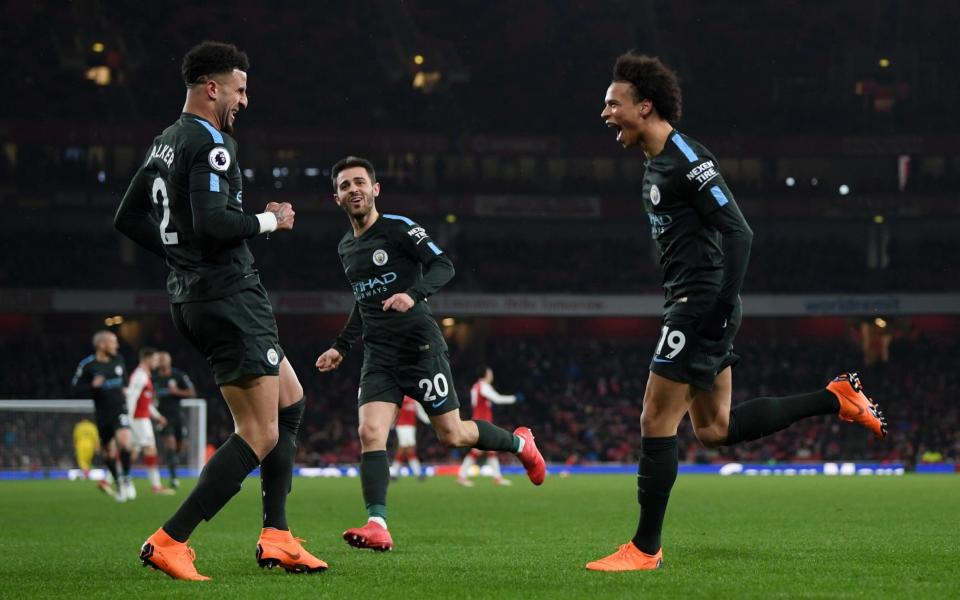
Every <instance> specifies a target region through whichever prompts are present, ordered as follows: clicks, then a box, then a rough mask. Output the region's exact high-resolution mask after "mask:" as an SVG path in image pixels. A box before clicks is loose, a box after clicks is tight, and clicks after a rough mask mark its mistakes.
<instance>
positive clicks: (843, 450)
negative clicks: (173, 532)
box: [0, 334, 960, 468]
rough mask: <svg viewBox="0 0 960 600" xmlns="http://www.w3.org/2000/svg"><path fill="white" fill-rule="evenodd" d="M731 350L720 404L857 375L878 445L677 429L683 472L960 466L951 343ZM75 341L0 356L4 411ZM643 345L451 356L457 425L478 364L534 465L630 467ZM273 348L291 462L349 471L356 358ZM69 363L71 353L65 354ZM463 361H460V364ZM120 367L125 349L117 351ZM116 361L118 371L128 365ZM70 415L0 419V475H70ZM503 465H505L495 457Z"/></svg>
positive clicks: (287, 344) (35, 391) (599, 341)
mask: <svg viewBox="0 0 960 600" xmlns="http://www.w3.org/2000/svg"><path fill="white" fill-rule="evenodd" d="M741 338H742V339H739V340H738V345H737V348H736V351H737V352H738V353H739V354H740V355H741V356H742V361H741V362H740V364H739V365H738V366H737V367H736V368H735V369H734V397H733V402H734V403H735V404H736V403H738V402H743V401H745V400H748V399H751V398H755V397H759V396H784V395H790V394H794V393H800V392H805V391H811V390H814V389H817V388H819V387H822V386H824V385H825V384H826V383H827V382H828V381H829V379H830V378H831V377H833V376H834V375H836V374H838V373H839V372H841V371H844V370H847V369H858V370H859V371H860V372H861V376H862V379H863V382H864V387H865V389H866V391H867V393H868V394H869V395H870V396H871V397H872V398H873V399H874V400H875V401H876V402H878V403H879V404H880V406H881V408H882V409H883V410H884V412H885V413H886V415H887V421H888V423H889V426H890V434H889V436H888V438H887V440H885V441H883V442H879V441H875V440H872V439H871V438H870V436H869V434H868V433H867V432H866V431H865V430H863V429H861V428H860V427H858V426H854V425H850V424H847V423H844V422H841V421H840V420H839V419H837V418H836V417H833V416H824V417H815V418H811V419H808V420H805V421H803V422H801V423H797V424H795V425H793V426H792V427H790V428H788V429H787V430H784V431H782V432H780V433H777V434H775V435H773V436H770V437H768V438H764V439H761V440H758V441H755V442H751V443H746V444H741V445H738V446H735V447H730V448H721V449H719V450H707V449H705V448H704V447H703V446H701V445H700V444H699V443H698V442H697V440H696V438H695V436H694V435H693V432H692V429H691V428H690V426H689V423H688V422H686V421H685V423H684V425H683V426H682V427H681V430H680V436H681V458H682V459H683V460H685V461H688V462H716V461H729V460H736V461H754V462H780V461H822V460H870V461H888V462H903V463H906V464H908V465H912V464H915V463H916V462H918V461H921V460H924V457H925V456H927V457H929V456H940V457H942V458H943V459H945V460H948V461H957V460H960V437H958V435H957V423H958V422H960V408H958V405H957V403H956V398H957V397H960V368H958V364H957V357H958V356H960V342H958V341H957V340H956V339H953V338H949V337H941V336H933V337H931V336H927V335H923V334H913V335H909V334H906V335H903V336H900V337H898V338H897V339H895V340H894V341H893V342H892V343H891V346H890V356H889V362H886V363H883V362H877V363H875V364H873V365H871V366H864V365H863V357H862V354H861V352H860V347H859V346H858V345H857V343H856V342H855V341H853V340H852V339H851V341H846V342H845V341H839V340H836V339H834V340H822V339H813V338H810V339H799V338H786V337H779V338H776V339H770V338H765V337H764V336H760V335H756V334H754V335H749V336H746V335H744V336H741ZM84 341H85V340H84V338H82V337H78V336H67V337H64V336H62V335H61V336H57V338H56V340H54V339H53V337H52V336H49V335H40V334H38V335H30V336H26V337H21V338H19V339H16V340H4V341H3V344H0V348H2V349H3V350H2V351H3V356H2V357H0V358H2V359H3V360H4V362H5V364H8V365H9V364H15V363H16V364H18V368H17V369H5V370H3V372H2V377H3V385H2V390H3V392H2V393H3V397H4V398H68V397H71V392H70V389H69V386H68V383H69V379H70V377H71V375H72V372H73V369H74V368H75V366H76V362H77V361H79V359H80V358H82V357H83V356H84V355H85V349H84ZM655 342H656V340H654V339H636V340H632V339H630V340H627V339H615V338H614V339H611V338H589V337H587V338H583V337H572V336H556V337H531V336H526V337H508V338H502V339H500V340H497V341H489V342H488V343H487V344H486V347H485V349H484V352H483V355H484V356H485V360H483V361H481V360H478V359H477V358H476V355H477V353H476V349H475V348H469V349H468V348H458V347H457V346H456V344H451V350H452V356H453V367H454V377H455V379H456V382H455V383H456V389H457V391H458V394H459V397H460V402H461V407H462V408H461V412H462V414H463V416H464V417H465V418H469V416H470V407H469V392H468V390H469V387H470V385H472V383H473V382H474V380H475V374H476V372H477V369H478V368H479V367H480V366H481V365H482V364H489V365H491V366H492V367H493V368H494V371H495V374H496V380H495V382H494V386H495V387H497V388H498V389H499V390H500V391H501V392H503V393H513V392H522V393H523V395H524V396H525V398H526V399H525V401H524V402H522V403H520V404H517V405H515V406H505V407H499V408H498V409H496V411H495V417H494V419H495V422H496V423H497V424H499V425H501V426H503V427H507V428H511V429H512V428H513V427H515V426H517V425H521V424H523V425H528V426H530V427H532V428H533V430H534V431H535V432H536V434H537V440H538V445H539V446H540V448H541V450H542V451H543V453H544V455H545V456H546V458H547V459H548V460H549V461H551V462H555V463H568V464H578V463H593V462H628V463H629V462H633V461H635V460H636V456H637V451H638V449H639V447H640V428H639V423H640V414H641V410H642V406H641V403H642V397H643V390H644V386H645V385H646V379H647V367H648V364H649V359H650V353H651V349H652V348H653V345H654V344H655ZM283 343H284V349H285V351H286V353H287V356H288V357H289V358H290V359H291V362H292V363H293V365H294V367H295V368H296V370H297V373H298V375H299V377H300V379H301V382H302V383H303V384H304V389H305V393H306V396H307V401H308V403H307V412H306V417H305V421H304V425H303V427H302V428H301V445H300V455H299V457H298V463H299V464H302V465H310V466H326V465H332V464H344V463H347V464H349V463H355V462H357V461H358V460H359V455H360V447H359V441H358V437H357V431H356V429H357V410H356V388H357V383H358V379H359V367H360V357H359V352H357V353H354V354H351V355H350V356H348V359H347V360H346V361H344V365H343V366H342V367H341V369H340V370H338V371H336V372H334V373H331V374H319V373H317V372H316V370H315V369H314V368H313V366H312V365H313V361H314V360H315V358H316V356H317V355H318V354H319V352H321V351H322V350H323V349H325V348H326V347H327V345H328V344H329V340H328V339H326V338H322V339H311V337H310V336H309V335H301V336H290V335H287V336H285V339H284V342H283ZM168 347H170V348H171V350H172V351H173V353H174V364H175V365H176V366H178V367H180V368H183V369H185V370H186V371H187V372H188V373H189V374H190V375H191V376H192V377H193V379H194V381H195V382H196V384H197V387H198V393H199V394H200V395H201V396H203V397H205V398H206V399H207V400H208V409H209V432H208V435H209V441H210V443H212V444H214V445H217V444H219V443H221V442H222V441H223V440H225V439H226V438H227V436H229V435H230V433H231V432H232V431H233V426H232V421H231V419H230V416H229V412H228V411H227V409H226V405H225V403H224V402H223V401H222V400H221V399H220V397H219V394H218V392H217V390H216V388H215V387H214V386H213V383H212V381H211V377H210V374H209V370H208V369H207V367H206V365H205V364H203V361H202V358H201V357H200V356H199V355H197V353H196V352H194V351H193V350H187V349H186V348H185V347H184V346H183V345H182V343H179V342H175V341H174V340H171V344H170V345H169V346H168ZM68 350H69V351H70V352H68ZM468 350H469V351H468ZM123 351H124V353H125V354H129V358H131V359H132V349H131V348H126V347H124V348H123ZM128 362H131V361H130V360H128ZM0 401H2V400H0ZM78 418H79V417H77V416H76V415H56V416H54V415H51V414H49V413H46V414H43V415H39V414H37V413H32V414H27V413H23V412H16V411H0V468H29V467H31V466H51V465H61V466H64V465H69V464H70V463H71V461H72V459H71V456H72V454H71V453H72V450H71V437H70V431H71V428H72V426H73V424H74V423H75V422H76V420H77V419H78ZM418 438H419V440H420V444H419V451H420V455H421V458H422V459H424V460H426V461H429V462H447V461H451V460H456V459H458V458H459V453H458V452H457V451H451V450H449V449H447V448H444V447H443V446H442V445H440V443H439V442H438V441H437V439H436V436H435V435H434V434H433V432H432V431H430V430H429V428H428V427H425V426H423V425H421V426H419V427H418ZM504 459H505V460H507V461H509V460H510V458H509V457H504Z"/></svg>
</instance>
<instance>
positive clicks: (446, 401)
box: [357, 352, 460, 415]
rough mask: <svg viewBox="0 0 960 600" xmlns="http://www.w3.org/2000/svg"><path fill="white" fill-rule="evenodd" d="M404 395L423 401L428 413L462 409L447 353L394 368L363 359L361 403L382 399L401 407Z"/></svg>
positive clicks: (358, 396) (359, 395)
mask: <svg viewBox="0 0 960 600" xmlns="http://www.w3.org/2000/svg"><path fill="white" fill-rule="evenodd" d="M404 396H410V397H411V398H413V399H414V400H416V401H417V402H419V403H420V404H422V405H423V408H424V410H426V411H427V414H428V415H442V414H445V413H448V412H450V411H452V410H457V409H459V408H460V401H459V400H458V399H457V391H456V390H455V389H454V388H453V374H452V373H451V372H450V356H449V355H448V354H447V353H446V352H444V353H443V354H436V355H433V356H427V357H424V358H422V359H420V361H419V362H418V363H416V364H413V365H396V366H391V367H384V366H379V365H376V364H371V362H370V361H369V360H364V361H363V369H362V370H361V371H360V390H359V391H358V392H357V402H358V404H360V405H363V404H366V403H367V402H374V401H379V402H393V403H394V404H396V405H397V406H399V405H400V404H401V403H403V397H404Z"/></svg>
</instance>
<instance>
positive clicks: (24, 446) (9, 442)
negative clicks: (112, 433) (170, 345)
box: [0, 398, 207, 473]
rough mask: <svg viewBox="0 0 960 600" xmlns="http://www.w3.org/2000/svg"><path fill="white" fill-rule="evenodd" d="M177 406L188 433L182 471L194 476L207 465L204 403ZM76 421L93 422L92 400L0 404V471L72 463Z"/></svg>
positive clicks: (193, 400)
mask: <svg viewBox="0 0 960 600" xmlns="http://www.w3.org/2000/svg"><path fill="white" fill-rule="evenodd" d="M180 406H181V407H182V408H183V410H184V413H185V414H184V417H185V419H184V421H185V425H186V429H187V436H186V437H185V438H184V442H185V445H186V446H187V448H188V455H187V457H188V458H187V465H186V467H187V468H188V469H189V470H190V471H193V472H194V473H199V471H200V469H202V468H203V465H204V463H205V462H206V451H207V401H206V400H204V399H203V398H185V399H183V400H181V401H180ZM79 416H83V417H87V418H89V419H90V420H95V419H94V410H93V400H79V399H67V400H39V399H12V400H0V458H2V462H0V470H56V469H62V468H67V467H68V466H69V465H73V464H75V458H74V450H73V425H74V424H76V422H77V420H78V417H79ZM161 444H162V442H161V441H160V439H159V438H158V439H157V445H158V446H160V445H161ZM158 449H159V448H158Z"/></svg>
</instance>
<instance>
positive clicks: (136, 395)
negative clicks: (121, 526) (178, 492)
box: [126, 346, 174, 500]
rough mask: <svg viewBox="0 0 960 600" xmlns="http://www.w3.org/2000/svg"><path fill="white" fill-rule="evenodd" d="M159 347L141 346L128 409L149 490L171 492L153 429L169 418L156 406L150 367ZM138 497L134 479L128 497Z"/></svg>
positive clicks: (129, 393)
mask: <svg viewBox="0 0 960 600" xmlns="http://www.w3.org/2000/svg"><path fill="white" fill-rule="evenodd" d="M156 355H157V351H156V350H155V349H154V348H150V347H149V346H145V347H143V348H141V349H140V352H139V357H140V363H139V364H138V365H137V368H135V369H134V370H133V373H131V374H130V383H128V384H127V389H126V396H127V410H128V411H129V413H130V414H132V415H133V428H132V429H133V453H134V455H136V454H138V453H141V452H142V453H143V464H144V465H146V467H147V477H148V479H149V480H150V491H151V492H153V493H154V494H161V495H167V496H168V495H170V494H173V493H174V491H173V490H171V489H170V488H165V487H163V485H161V484H160V469H158V468H157V441H156V437H155V436H154V433H153V422H154V421H157V423H158V424H159V425H160V426H161V427H163V426H165V425H166V424H167V420H166V419H165V418H164V416H163V415H161V414H160V411H158V410H157V407H156V406H154V404H153V401H154V393H153V382H152V381H151V380H150V370H151V368H152V367H153V366H154V364H155V363H156ZM136 497H137V490H136V488H135V487H134V486H133V482H132V481H131V483H130V486H129V488H128V489H127V499H128V500H133V499H134V498H136Z"/></svg>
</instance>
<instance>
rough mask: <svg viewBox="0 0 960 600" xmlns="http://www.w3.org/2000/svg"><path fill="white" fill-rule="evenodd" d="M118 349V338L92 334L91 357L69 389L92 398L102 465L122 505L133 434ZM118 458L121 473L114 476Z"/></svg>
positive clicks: (103, 483) (106, 333)
mask: <svg viewBox="0 0 960 600" xmlns="http://www.w3.org/2000/svg"><path fill="white" fill-rule="evenodd" d="M118 348H119V342H118V340H117V335H116V334H115V333H113V332H112V331H107V330H103V331H98V332H96V333H95V334H93V350H94V353H93V354H91V355H90V356H88V357H86V358H84V359H83V360H81V361H80V364H79V365H77V371H76V373H74V375H73V381H72V382H71V385H72V386H73V390H74V393H76V394H77V395H78V396H81V397H84V398H87V397H90V398H93V410H94V414H95V415H96V421H97V431H98V433H99V434H100V450H101V451H102V452H103V463H104V464H105V465H106V466H107V469H108V470H109V471H110V475H112V476H113V481H114V483H115V484H116V486H117V490H116V499H117V501H118V502H125V501H126V500H127V493H128V490H129V489H130V487H132V486H133V483H132V482H131V481H130V452H131V449H132V444H133V433H132V432H131V431H130V423H131V421H130V415H129V414H128V413H127V400H126V397H125V396H124V394H123V386H124V383H125V382H126V381H127V368H126V367H125V366H124V364H123V359H122V358H121V357H120V356H118V355H117V349H118ZM118 454H119V457H120V469H121V470H120V473H117V455H118ZM100 486H101V489H102V490H104V491H106V492H109V489H110V487H109V485H108V484H107V482H106V481H101V482H100Z"/></svg>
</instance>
